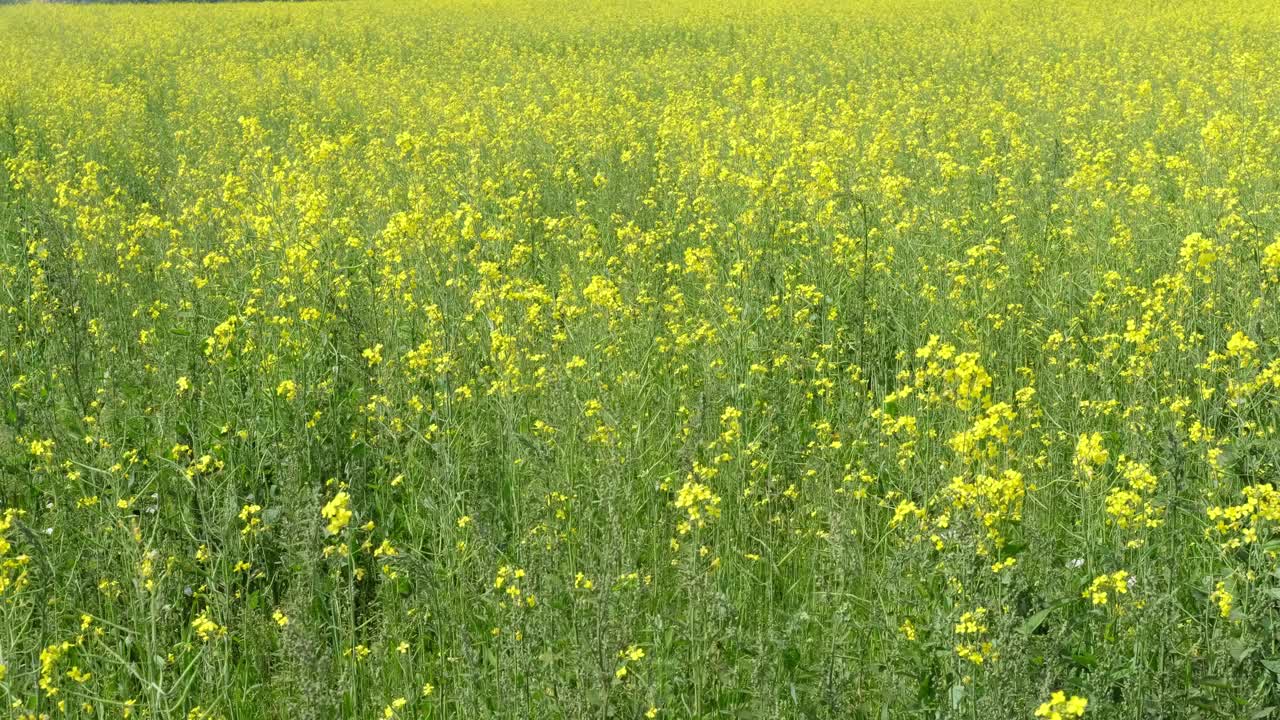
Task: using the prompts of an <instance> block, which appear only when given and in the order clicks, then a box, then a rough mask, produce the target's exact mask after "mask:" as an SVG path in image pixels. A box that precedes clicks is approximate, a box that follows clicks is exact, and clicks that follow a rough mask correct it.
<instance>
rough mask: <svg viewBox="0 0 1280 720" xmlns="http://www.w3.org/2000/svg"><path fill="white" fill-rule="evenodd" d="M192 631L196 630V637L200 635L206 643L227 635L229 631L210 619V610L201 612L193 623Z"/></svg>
mask: <svg viewBox="0 0 1280 720" xmlns="http://www.w3.org/2000/svg"><path fill="white" fill-rule="evenodd" d="M191 629H193V630H195V631H196V635H199V636H200V639H201V640H204V641H205V642H208V641H210V640H213V639H215V638H219V637H222V636H223V635H226V634H227V629H226V628H225V627H223V626H221V625H219V624H218V623H216V622H214V621H213V620H212V619H210V618H209V610H208V608H205V609H204V610H201V611H200V614H199V615H197V616H196V618H195V619H194V620H192V621H191Z"/></svg>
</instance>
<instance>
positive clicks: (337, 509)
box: [320, 491, 351, 535]
mask: <svg viewBox="0 0 1280 720" xmlns="http://www.w3.org/2000/svg"><path fill="white" fill-rule="evenodd" d="M350 502H351V496H350V495H348V494H347V493H346V492H345V491H338V493H337V494H335V495H334V496H333V499H332V500H330V501H329V502H327V503H325V506H324V507H322V508H320V516H321V517H322V518H324V519H326V520H328V521H329V524H328V525H326V526H325V532H327V533H329V534H330V535H337V534H338V533H340V532H342V529H343V528H345V527H346V526H347V524H348V523H350V522H351V511H350V510H348V509H347V505H348V504H350Z"/></svg>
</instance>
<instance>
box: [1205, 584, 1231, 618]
mask: <svg viewBox="0 0 1280 720" xmlns="http://www.w3.org/2000/svg"><path fill="white" fill-rule="evenodd" d="M1209 599H1210V600H1212V601H1213V602H1215V603H1217V605H1218V614H1219V615H1221V616H1222V617H1229V616H1230V615H1231V606H1232V603H1233V602H1234V601H1235V596H1234V595H1232V594H1231V591H1230V590H1227V583H1226V582H1224V581H1222V580H1219V581H1218V583H1217V585H1215V586H1214V590H1213V592H1212V593H1210V594H1209Z"/></svg>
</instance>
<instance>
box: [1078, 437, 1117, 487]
mask: <svg viewBox="0 0 1280 720" xmlns="http://www.w3.org/2000/svg"><path fill="white" fill-rule="evenodd" d="M1110 458H1111V453H1109V452H1107V448H1106V447H1105V446H1104V445H1103V444H1102V434H1101V433H1086V434H1084V435H1081V436H1080V439H1079V440H1077V441H1076V454H1075V460H1074V462H1075V466H1076V468H1077V469H1079V470H1080V471H1081V472H1083V473H1084V475H1085V477H1093V473H1094V471H1095V470H1097V469H1098V468H1100V467H1102V466H1103V465H1106V464H1107V460H1109V459H1110Z"/></svg>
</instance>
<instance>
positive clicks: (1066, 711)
mask: <svg viewBox="0 0 1280 720" xmlns="http://www.w3.org/2000/svg"><path fill="white" fill-rule="evenodd" d="M1088 707H1089V701H1088V699H1086V698H1082V697H1080V696H1078V695H1072V696H1071V697H1070V698H1068V697H1067V694H1066V693H1065V692H1063V691H1061V690H1055V691H1054V692H1053V694H1052V695H1051V696H1050V697H1049V700H1048V701H1047V702H1044V703H1041V704H1040V707H1038V708H1036V712H1035V716H1036V717H1038V718H1044V719H1045V720H1070V718H1080V717H1084V711H1085V709H1086V708H1088Z"/></svg>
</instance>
